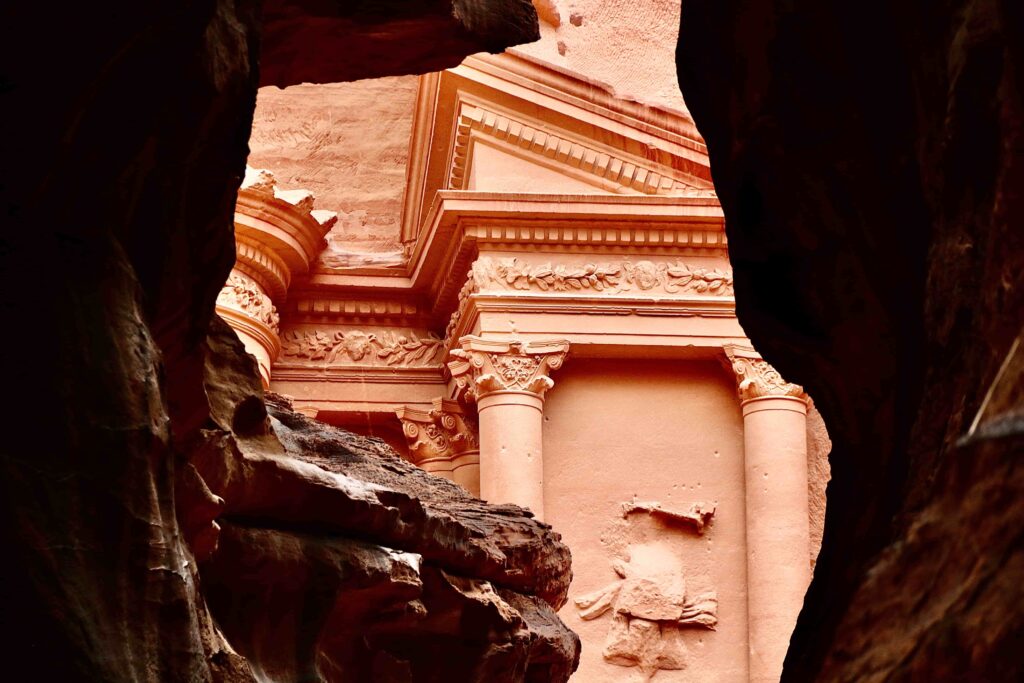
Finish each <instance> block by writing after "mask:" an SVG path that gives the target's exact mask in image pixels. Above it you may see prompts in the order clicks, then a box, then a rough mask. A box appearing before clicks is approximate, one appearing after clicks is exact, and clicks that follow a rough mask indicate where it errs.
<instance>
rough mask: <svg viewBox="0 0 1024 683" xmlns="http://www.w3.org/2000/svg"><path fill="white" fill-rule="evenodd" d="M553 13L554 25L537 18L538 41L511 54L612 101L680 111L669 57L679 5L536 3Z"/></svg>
mask: <svg viewBox="0 0 1024 683" xmlns="http://www.w3.org/2000/svg"><path fill="white" fill-rule="evenodd" d="M534 4H536V5H537V7H538V9H540V8H541V7H542V6H543V5H549V6H553V7H555V8H557V9H558V14H559V16H560V22H558V25H555V24H553V23H552V22H551V21H549V20H546V17H545V13H544V12H543V11H541V12H539V14H540V34H541V39H540V40H539V41H537V42H535V43H530V44H528V45H521V46H518V47H516V48H515V49H514V51H516V52H522V53H524V54H527V55H530V56H531V57H533V58H535V59H540V60H543V61H545V62H547V63H549V64H554V65H555V66H557V67H560V68H563V69H568V70H569V71H571V72H574V73H578V74H583V75H584V76H585V77H587V78H591V79H593V80H594V81H595V82H596V83H599V84H601V86H602V87H603V88H606V89H608V90H609V91H610V92H612V93H613V94H614V95H615V96H616V97H621V98H623V99H627V100H635V101H637V102H640V103H642V104H646V105H649V106H655V107H663V108H668V109H673V110H675V111H685V105H684V104H683V100H682V97H681V96H680V94H679V86H678V84H677V83H676V73H675V68H674V61H673V55H674V54H675V49H676V35H677V32H678V27H679V0H642V1H641V2H637V0H538V1H537V2H535V3H534Z"/></svg>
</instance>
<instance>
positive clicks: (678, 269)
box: [471, 257, 733, 296]
mask: <svg viewBox="0 0 1024 683" xmlns="http://www.w3.org/2000/svg"><path fill="white" fill-rule="evenodd" d="M471 272H472V277H473V281H474V283H475V286H476V287H477V288H479V287H484V286H487V285H498V286H500V287H503V288H505V289H510V290H519V291H527V290H533V289H536V290H540V291H544V292H547V291H553V292H574V291H587V290H589V291H595V292H604V291H608V292H629V291H635V290H640V291H645V292H647V291H653V290H656V289H657V290H659V291H664V292H667V293H669V294H678V293H696V294H715V295H719V296H729V295H731V294H732V292H733V282H732V271H729V270H721V269H718V268H711V269H709V268H703V267H698V266H691V265H687V264H685V263H683V262H682V261H675V262H662V263H654V262H653V261H637V262H635V263H634V262H632V261H623V262H621V263H604V264H595V263H588V264H583V265H566V264H552V263H550V262H549V263H544V264H530V263H526V262H525V261H521V260H520V259H518V258H501V259H496V258H490V257H484V258H481V259H478V260H477V261H476V262H475V263H474V264H473V268H472V271H471Z"/></svg>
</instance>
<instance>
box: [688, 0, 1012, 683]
mask: <svg viewBox="0 0 1024 683" xmlns="http://www.w3.org/2000/svg"><path fill="white" fill-rule="evenodd" d="M680 27H681V28H680V38H679V51H678V69H679V79H680V84H681V87H682V90H683V96H684V97H685V98H686V102H687V104H688V105H689V107H690V110H691V112H692V113H693V115H694V118H695V120H696V122H697V124H698V127H699V128H700V130H701V133H702V134H703V135H704V137H705V139H706V140H707V142H708V146H709V150H710V154H711V162H712V170H713V173H714V178H715V185H716V188H717V190H718V193H719V197H720V199H721V201H722V204H723V206H724V208H725V212H726V225H727V230H728V234H729V244H730V257H731V260H732V264H733V267H734V269H735V270H734V273H735V282H736V295H737V306H738V309H739V317H740V320H741V322H742V323H743V326H744V329H745V330H746V331H747V333H748V334H749V336H750V338H751V339H752V340H753V341H754V342H755V344H756V345H757V347H758V349H759V350H761V352H762V353H763V355H764V356H765V358H766V359H768V360H769V361H770V362H771V363H772V364H773V365H775V366H776V367H777V368H778V369H779V370H780V371H781V372H782V373H783V374H784V375H785V376H786V377H788V378H791V379H792V380H793V381H795V382H799V383H800V384H803V385H804V386H805V387H806V388H807V390H808V392H809V393H811V394H812V395H813V396H814V397H815V401H816V403H817V405H818V407H819V409H820V410H821V413H822V415H823V416H824V417H825V420H826V423H827V424H828V429H829V433H830V435H831V436H832V439H833V450H832V456H831V464H832V481H831V483H830V484H829V489H828V510H827V515H826V528H825V538H824V544H823V547H822V551H821V555H820V556H819V559H818V564H817V568H816V572H815V577H814V580H813V582H812V584H811V588H810V590H809V592H808V595H807V599H806V601H805V605H804V611H803V613H802V615H801V618H800V621H799V623H798V625H797V628H796V631H795V633H794V635H793V640H792V643H791V648H790V652H789V656H788V658H787V662H786V671H785V674H784V677H783V678H784V679H785V680H793V681H804V680H815V679H817V680H882V679H885V680H890V679H893V680H910V679H913V680H961V679H971V680H1010V679H1014V678H1019V677H1020V675H1021V673H1022V669H1021V667H1022V666H1024V665H1022V663H1021V658H1020V656H1019V652H1018V651H1017V650H1016V649H1015V642H1018V641H1019V633H1020V627H1021V623H1022V620H1024V615H1022V607H1021V605H1024V594H1022V588H1021V586H1022V585H1024V580H1022V579H1024V565H1022V559H1021V558H1022V550H1021V543H1020V531H1019V530H1020V528H1021V525H1022V522H1024V505H1022V503H1021V500H1022V498H1021V494H1022V493H1024V479H1022V475H1021V473H1020V468H1019V467H1018V466H1016V462H1017V461H1019V457H1020V454H1021V437H1020V432H1021V424H1020V421H1019V416H1018V418H1017V419H1016V421H1015V420H1014V419H1013V418H1012V417H1008V415H1011V414H1012V413H1014V411H1018V412H1019V411H1020V405H1019V402H1020V396H1019V391H1018V392H1017V393H1016V395H1015V399H1007V400H1006V401H1005V402H1004V403H1003V404H1002V405H1001V410H1002V411H1003V412H1002V417H1000V414H999V410H995V409H994V406H992V405H990V406H989V410H988V411H987V412H986V418H985V419H982V421H981V425H982V426H981V427H980V428H979V429H978V430H977V431H976V432H975V433H974V435H973V437H972V438H971V439H968V440H967V441H966V442H960V443H961V445H958V440H959V439H960V438H961V437H962V436H963V435H964V434H965V433H967V432H968V428H969V426H970V425H971V423H972V420H973V419H974V417H975V415H976V414H978V412H979V410H980V409H981V408H982V407H983V402H984V401H985V397H986V395H987V394H988V393H989V390H990V386H991V385H992V384H993V382H994V381H995V380H996V377H997V374H998V372H999V368H1000V366H1001V364H1002V363H1003V361H1004V359H1005V358H1006V356H1007V353H1008V351H1009V349H1010V347H1011V344H1012V343H1013V341H1014V339H1015V338H1016V337H1017V336H1018V335H1019V334H1020V330H1021V322H1022V320H1024V283H1022V275H1021V273H1022V272H1024V250H1022V247H1024V244H1022V242H1024V231H1022V230H1021V228H1020V226H1021V224H1022V222H1024V190H1022V188H1024V155H1022V152H1021V149H1022V143H1024V103H1022V92H1024V91H1022V86H1024V80H1022V78H1021V71H1020V69H1021V64H1024V54H1022V52H1021V49H1022V48H1021V45H1022V44H1024V43H1022V42H1021V39H1022V38H1024V35H1022V32H1024V13H1022V10H1021V8H1020V7H1019V6H1018V4H1017V3H1013V2H1008V1H1007V2H1002V1H1000V0H963V1H960V2H949V3H918V4H911V5H905V4H904V5H900V6H897V5H894V4H892V3H884V2H867V3H854V4H850V3H821V2H795V3H793V2H788V3H782V2H774V1H772V0H762V1H759V2H752V3H751V2H745V3H739V2H715V3H711V2H697V1H691V0H684V2H683V11H682V17H681V21H680ZM1019 365H1020V360H1019V357H1018V359H1017V360H1016V361H1013V360H1011V361H1009V362H1008V363H1007V369H1006V370H1004V372H1003V374H1002V380H1001V386H1002V387H1003V388H1002V389H999V388H997V389H996V391H995V392H994V395H1002V396H1004V397H1005V396H1007V395H1012V394H1013V393H1014V392H1008V391H1006V383H1007V382H1012V381H1018V382H1019V381H1020V380H1019V373H1020V367H1019ZM1014 368H1015V369H1014ZM1012 377H1016V378H1017V379H1016V380H1012V379H1009V378H1012ZM1014 400H1016V402H1017V404H1016V405H1015V404H1014ZM995 423H998V424H999V425H1000V427H999V428H998V429H996V428H991V425H993V424H995ZM985 424H989V425H990V428H987V429H986V428H985V426H984V425H985Z"/></svg>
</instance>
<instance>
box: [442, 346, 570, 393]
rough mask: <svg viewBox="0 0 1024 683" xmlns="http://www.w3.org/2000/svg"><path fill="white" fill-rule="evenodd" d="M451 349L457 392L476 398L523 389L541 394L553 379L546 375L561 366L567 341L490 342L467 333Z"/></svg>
mask: <svg viewBox="0 0 1024 683" xmlns="http://www.w3.org/2000/svg"><path fill="white" fill-rule="evenodd" d="M459 345H460V347H461V348H457V349H452V350H451V352H450V353H451V356H452V358H453V360H452V361H450V362H449V363H448V369H449V370H450V371H451V373H452V377H453V378H454V380H455V383H456V386H457V387H458V389H459V393H460V394H461V395H462V396H463V398H464V399H466V400H470V401H472V400H476V399H477V398H480V397H482V396H485V395H487V394H489V393H492V392H495V391H526V392H530V393H533V394H537V395H538V396H540V397H543V396H544V394H545V392H547V390H548V389H550V388H551V387H553V386H554V384H555V382H554V380H552V379H551V377H550V376H549V374H550V372H551V371H552V370H557V369H558V368H560V367H562V363H563V362H564V360H565V356H566V354H567V353H568V352H569V342H567V341H564V340H557V341H543V342H537V341H533V342H522V341H492V340H487V339H480V338H479V337H472V336H467V337H463V338H462V339H460V340H459Z"/></svg>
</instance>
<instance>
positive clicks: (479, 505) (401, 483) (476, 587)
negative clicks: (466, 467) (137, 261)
mask: <svg viewBox="0 0 1024 683" xmlns="http://www.w3.org/2000/svg"><path fill="white" fill-rule="evenodd" d="M205 377H206V382H205V387H206V392H207V394H208V395H209V396H210V397H211V406H212V408H213V410H212V412H211V418H212V424H211V425H210V426H209V428H207V429H204V430H201V432H200V433H199V434H198V435H197V437H196V441H195V443H194V444H193V445H192V447H191V448H190V452H191V454H192V455H191V459H190V464H191V465H193V466H194V468H195V470H196V472H197V473H198V474H199V475H200V476H201V478H202V481H204V482H205V484H206V485H207V486H208V487H209V490H210V492H211V493H212V494H213V495H214V496H215V497H216V498H219V499H221V500H223V505H222V506H220V507H219V508H218V509H217V510H216V515H215V517H216V519H214V517H211V518H210V519H209V522H210V523H211V524H217V525H218V526H219V527H220V530H219V534H217V536H218V537H219V543H218V544H217V547H216V548H215V549H214V550H212V551H211V552H209V553H207V554H206V556H205V557H204V558H203V561H202V562H201V564H200V576H201V579H202V582H203V588H204V592H205V594H207V595H208V596H209V600H210V606H211V610H212V613H213V616H214V617H215V619H216V622H217V623H218V624H219V625H220V626H221V627H222V628H223V630H224V634H225V635H226V636H227V639H228V641H229V642H230V643H231V644H232V645H233V646H234V647H235V648H236V649H238V651H239V652H240V653H241V654H242V655H244V656H245V657H246V659H247V660H248V661H250V662H251V663H252V665H253V667H254V670H255V671H257V672H260V673H261V674H262V675H265V676H269V677H270V679H271V680H277V681H297V680H316V679H317V678H318V677H324V678H326V679H327V680H332V681H335V680H336V681H347V680H359V681H361V680H366V681H371V680H372V681H392V680H394V681H430V680H438V681H529V680H545V681H548V680H553V681H564V680H567V679H568V676H569V674H570V673H572V671H573V670H575V668H576V664H577V663H578V659H579V651H580V644H579V639H578V638H577V637H576V636H575V634H573V633H572V632H571V631H569V630H568V629H567V628H566V627H565V626H564V625H563V624H562V623H561V621H560V620H559V619H558V617H557V616H556V615H555V610H556V609H558V608H559V607H561V606H562V605H563V604H564V603H565V600H566V593H567V591H568V589H569V580H570V578H571V576H572V572H571V569H570V557H569V550H568V548H567V547H566V546H565V545H564V544H562V543H561V539H560V537H559V535H558V534H556V533H554V532H552V531H551V528H550V527H548V526H547V525H545V524H542V523H540V522H538V521H536V520H534V519H533V518H532V515H531V514H530V513H529V512H528V511H525V510H523V509H521V508H518V507H516V506H513V505H501V506H498V505H488V504H486V503H483V502H482V501H479V500H477V499H475V498H473V497H471V496H470V495H469V494H467V493H466V492H465V490H464V489H462V488H461V487H458V486H456V485H455V484H452V483H451V482H448V481H446V480H442V479H439V478H436V477H433V476H430V475H428V474H426V473H425V472H424V471H423V470H420V469H419V468H417V467H415V466H414V465H411V464H410V463H408V462H406V461H404V460H402V459H401V458H399V457H398V456H397V455H396V454H395V453H394V452H393V451H391V449H390V447H388V446H386V445H385V444H384V443H383V442H381V441H377V440H374V439H368V438H365V437H360V436H356V435H354V434H350V433H348V432H344V431H342V430H338V429H335V428H332V427H329V426H327V425H324V424H322V423H319V422H316V421H315V420H311V419H309V418H307V417H305V416H303V415H300V414H298V413H295V412H293V411H292V410H291V408H290V406H289V404H288V402H287V401H286V400H285V399H282V398H281V397H279V396H274V395H270V396H269V397H268V401H267V406H268V407H269V414H268V412H267V410H266V409H265V408H264V396H263V391H262V388H261V385H260V381H259V379H258V376H257V375H256V374H255V373H254V372H253V367H252V359H251V358H250V357H248V356H246V355H245V353H244V349H243V348H242V345H241V342H239V341H238V339H237V338H236V337H235V335H234V332H232V331H231V330H230V328H228V327H227V325H226V324H225V323H223V322H221V321H219V320H218V321H216V322H215V324H214V325H213V326H212V328H211V334H210V337H209V340H208V353H207V362H206V375H205ZM541 673H543V675H544V677H543V678H538V676H539V675H540V674H541Z"/></svg>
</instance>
